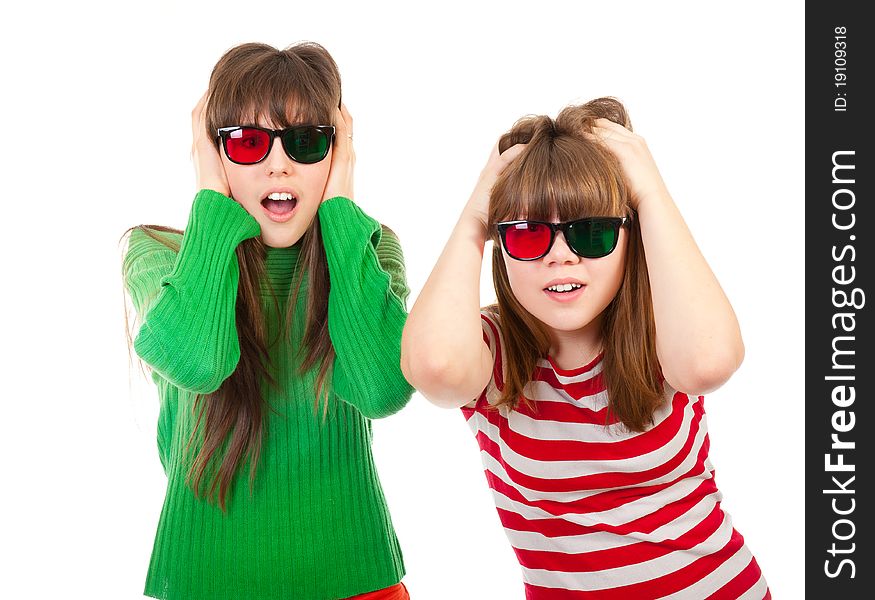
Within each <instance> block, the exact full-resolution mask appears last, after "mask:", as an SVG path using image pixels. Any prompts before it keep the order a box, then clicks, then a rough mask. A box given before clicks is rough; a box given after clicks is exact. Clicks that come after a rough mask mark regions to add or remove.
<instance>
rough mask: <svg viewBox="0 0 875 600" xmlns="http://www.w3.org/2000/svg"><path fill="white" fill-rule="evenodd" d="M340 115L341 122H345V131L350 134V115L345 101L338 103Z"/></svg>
mask: <svg viewBox="0 0 875 600" xmlns="http://www.w3.org/2000/svg"><path fill="white" fill-rule="evenodd" d="M340 115H341V116H342V117H343V122H344V123H346V129H347V133H348V134H349V135H352V115H351V114H349V109H348V108H347V107H346V103H345V102H341V104H340Z"/></svg>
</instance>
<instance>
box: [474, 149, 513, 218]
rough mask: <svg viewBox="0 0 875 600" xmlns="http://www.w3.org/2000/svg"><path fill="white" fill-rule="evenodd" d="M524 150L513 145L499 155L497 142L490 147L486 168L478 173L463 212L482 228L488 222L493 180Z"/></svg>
mask: <svg viewBox="0 0 875 600" xmlns="http://www.w3.org/2000/svg"><path fill="white" fill-rule="evenodd" d="M525 148H526V145H525V144H515V145H513V146H511V147H510V148H508V149H507V150H505V151H504V152H502V153H501V154H499V153H498V142H496V143H495V146H493V147H492V152H491V153H490V154H489V159H488V160H487V161H486V166H484V167H483V170H482V171H481V172H480V178H479V179H478V180H477V184H476V185H475V186H474V191H473V192H471V197H470V198H469V199H468V203H467V204H466V205H465V212H467V213H468V214H470V215H471V216H473V217H475V218H476V219H477V220H479V221H480V223H481V224H482V226H483V227H484V228H485V227H486V224H487V223H488V222H489V194H490V192H491V191H492V186H493V185H495V180H496V179H498V176H499V175H501V172H502V171H504V169H505V168H506V167H507V165H509V164H510V163H511V162H513V160H514V159H515V158H516V157H518V156H519V155H520V154H521V153H522V151H523V150H525Z"/></svg>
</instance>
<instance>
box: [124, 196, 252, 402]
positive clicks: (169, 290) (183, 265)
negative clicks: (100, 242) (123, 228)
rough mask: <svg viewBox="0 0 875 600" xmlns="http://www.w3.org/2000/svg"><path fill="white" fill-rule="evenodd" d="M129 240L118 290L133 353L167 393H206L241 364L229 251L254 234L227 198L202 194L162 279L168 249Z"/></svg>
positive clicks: (234, 270)
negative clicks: (126, 306) (131, 322)
mask: <svg viewBox="0 0 875 600" xmlns="http://www.w3.org/2000/svg"><path fill="white" fill-rule="evenodd" d="M135 233H138V235H136V236H135V235H132V236H131V239H130V241H129V244H128V251H127V253H126V255H125V261H124V271H125V284H126V286H127V289H128V292H129V294H130V296H131V299H132V301H133V303H134V307H135V309H136V310H137V314H138V316H139V319H140V323H141V325H140V329H139V331H138V333H137V336H136V338H135V339H134V350H135V351H136V353H137V355H139V357H140V358H141V359H143V361H144V362H145V363H146V364H148V365H149V366H150V367H151V368H152V369H153V370H154V371H156V372H157V373H158V374H159V375H161V376H162V377H163V378H165V379H166V380H167V381H169V382H170V383H172V384H173V385H175V386H177V387H179V388H181V389H185V390H189V391H192V392H196V393H201V394H209V393H212V392H214V391H216V390H217V389H218V388H219V386H220V385H221V383H222V382H223V381H224V380H225V379H226V378H227V377H228V376H230V375H231V373H233V372H234V369H235V368H236V367H237V362H238V361H239V360H240V343H239V340H238V338H237V326H236V313H235V304H236V299H237V283H238V280H239V277H240V271H239V265H238V263H237V255H236V253H235V250H236V248H237V246H238V245H239V244H240V242H242V241H243V240H246V239H248V238H252V237H255V236H257V235H259V234H260V233H261V227H260V226H259V225H258V221H256V220H255V218H253V217H252V216H251V215H250V214H249V213H247V212H246V209H244V208H243V207H242V206H241V205H240V204H238V203H237V202H235V201H234V200H232V199H231V198H228V197H227V196H224V195H222V194H219V193H217V192H214V191H212V190H201V191H200V192H199V193H198V194H197V195H196V196H195V199H194V203H193V205H192V208H191V213H190V214H189V219H188V225H187V227H186V228H185V234H184V235H183V237H182V244H181V246H180V248H179V253H178V254H177V255H176V256H175V260H174V261H173V263H172V268H171V269H170V270H169V272H167V271H166V270H165V269H167V267H168V266H170V261H169V259H170V258H171V256H172V255H171V254H168V251H167V248H166V247H164V246H163V245H162V244H161V243H160V242H157V241H155V240H152V239H151V238H149V236H147V235H145V234H143V233H142V232H136V231H135ZM150 248H151V249H150Z"/></svg>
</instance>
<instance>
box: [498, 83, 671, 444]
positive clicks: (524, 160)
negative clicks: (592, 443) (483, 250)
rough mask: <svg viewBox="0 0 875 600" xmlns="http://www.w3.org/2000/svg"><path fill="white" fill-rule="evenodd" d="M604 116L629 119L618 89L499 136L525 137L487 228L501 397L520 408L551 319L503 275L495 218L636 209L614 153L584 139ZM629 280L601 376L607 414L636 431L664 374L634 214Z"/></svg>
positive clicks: (606, 335)
mask: <svg viewBox="0 0 875 600" xmlns="http://www.w3.org/2000/svg"><path fill="white" fill-rule="evenodd" d="M598 118H606V119H610V120H611V121H614V122H615V123H619V124H620V125H623V126H625V127H626V128H628V129H629V130H630V131H631V129H632V124H631V122H630V120H629V116H628V114H627V113H626V109H625V108H624V107H623V105H622V104H621V103H620V102H619V101H618V100H616V99H614V98H598V99H596V100H592V101H590V102H587V103H586V104H583V105H577V106H568V107H566V108H565V109H563V110H562V112H560V113H559V115H558V116H557V117H556V119H552V118H550V117H548V116H545V115H539V116H528V117H524V118H522V119H520V120H519V121H517V122H516V123H515V124H514V126H513V127H512V128H511V130H510V131H509V132H507V133H506V134H504V135H503V136H502V138H501V139H500V140H499V151H500V152H504V151H505V150H506V149H508V148H509V147H511V146H513V145H514V144H520V143H524V144H527V146H526V148H525V150H524V151H523V153H522V154H520V156H519V157H518V158H517V159H516V160H515V161H514V162H513V163H511V164H510V165H509V166H508V167H507V168H506V169H505V170H504V172H502V174H501V175H500V176H499V178H498V179H497V181H496V182H495V185H494V186H493V188H492V192H491V195H490V201H489V231H490V232H491V234H490V235H491V238H492V240H493V242H494V246H493V251H492V273H493V282H494V284H495V292H496V297H497V299H498V303H497V306H494V307H492V308H493V310H495V311H497V312H498V314H499V315H500V320H501V328H502V331H503V332H504V348H505V352H506V355H507V360H506V363H505V364H504V389H503V390H502V394H501V398H500V399H499V401H498V405H510V406H512V407H515V406H516V405H517V403H518V402H519V398H525V396H523V394H522V392H523V388H524V387H525V385H526V384H527V383H528V382H529V381H530V380H531V377H532V374H533V373H534V370H535V365H536V363H537V361H538V360H539V359H542V358H544V357H545V356H546V355H547V353H548V351H549V348H550V334H549V330H548V329H547V327H546V325H544V324H543V323H541V322H540V321H539V320H538V319H537V318H535V317H534V316H533V315H532V314H531V313H529V312H528V311H527V310H526V309H525V308H523V306H522V304H520V302H519V301H518V300H517V299H516V297H515V296H514V293H513V290H512V289H511V286H510V282H509V280H508V277H507V270H506V268H505V263H504V258H503V256H502V250H501V244H500V243H499V241H498V239H497V238H498V235H497V230H496V227H495V225H496V223H498V222H500V221H507V220H512V219H517V218H519V217H520V216H521V215H525V216H526V218H528V219H533V220H550V219H552V218H554V216H555V215H556V214H558V217H559V220H560V221H568V220H572V219H577V218H581V217H586V216H627V215H632V209H631V205H630V204H629V191H628V189H627V187H626V182H625V180H624V178H623V173H622V169H621V167H620V164H619V162H618V161H617V159H616V157H615V156H614V155H613V153H612V152H611V151H610V150H609V149H608V148H607V147H606V146H605V145H604V144H602V143H601V142H599V141H596V140H593V139H591V138H587V137H586V136H585V135H584V134H585V133H590V134H591V133H592V126H593V124H594V121H595V120H596V119H598ZM628 238H629V242H628V245H627V250H626V262H625V269H624V274H623V280H622V283H621V284H620V289H619V291H618V292H617V295H616V297H615V298H614V300H613V301H612V302H611V303H610V304H609V305H608V307H607V308H606V309H605V312H604V319H603V324H602V340H603V344H604V357H603V359H602V361H603V362H602V364H603V371H602V377H604V379H605V384H606V386H607V390H608V398H609V401H608V402H609V404H608V413H609V416H610V415H614V416H616V418H617V419H619V420H620V421H622V422H623V423H624V424H625V425H626V427H628V428H629V429H630V430H633V431H643V430H644V429H646V427H647V425H648V424H650V423H652V419H653V411H654V410H655V409H656V408H657V407H658V406H659V404H660V403H661V402H662V383H661V379H660V369H659V361H658V359H657V355H656V325H655V321H654V317H653V303H652V300H651V295H650V280H649V279H648V276H647V264H646V260H645V256H644V246H643V245H642V242H641V230H640V228H639V225H638V221H637V219H636V218H634V216H633V219H632V226H631V227H630V230H629V236H628Z"/></svg>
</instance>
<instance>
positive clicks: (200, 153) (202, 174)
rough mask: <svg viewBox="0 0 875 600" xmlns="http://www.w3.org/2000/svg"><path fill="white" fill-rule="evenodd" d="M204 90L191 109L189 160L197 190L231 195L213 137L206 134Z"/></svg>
mask: <svg viewBox="0 0 875 600" xmlns="http://www.w3.org/2000/svg"><path fill="white" fill-rule="evenodd" d="M208 94H209V92H204V95H203V96H201V98H200V100H198V103H197V104H196V105H195V107H194V109H193V110H192V111H191V135H192V143H191V160H192V162H193V163H194V172H195V178H196V180H197V189H198V190H213V191H216V192H219V193H220V194H225V195H226V196H229V197H230V195H231V189H230V186H229V185H228V177H227V175H226V174H225V167H223V166H222V159H221V157H220V156H219V151H218V149H217V148H216V143H215V141H214V139H213V138H212V137H211V136H210V135H209V134H208V132H207V130H206V125H205V120H206V119H205V112H206V105H207V95H208Z"/></svg>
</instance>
